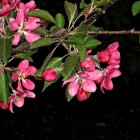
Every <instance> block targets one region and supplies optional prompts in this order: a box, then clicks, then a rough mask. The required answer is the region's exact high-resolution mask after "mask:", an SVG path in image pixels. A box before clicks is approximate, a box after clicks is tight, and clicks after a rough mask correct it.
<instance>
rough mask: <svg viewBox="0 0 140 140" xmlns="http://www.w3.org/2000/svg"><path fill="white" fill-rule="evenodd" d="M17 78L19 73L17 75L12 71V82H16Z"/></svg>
mask: <svg viewBox="0 0 140 140" xmlns="http://www.w3.org/2000/svg"><path fill="white" fill-rule="evenodd" d="M18 78H19V75H18V74H17V73H16V72H13V73H12V80H13V81H14V82H16V81H17V80H18Z"/></svg>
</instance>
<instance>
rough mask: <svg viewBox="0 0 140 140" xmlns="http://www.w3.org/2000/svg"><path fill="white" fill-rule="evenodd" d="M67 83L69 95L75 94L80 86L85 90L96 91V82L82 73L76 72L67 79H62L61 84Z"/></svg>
mask: <svg viewBox="0 0 140 140" xmlns="http://www.w3.org/2000/svg"><path fill="white" fill-rule="evenodd" d="M67 83H69V86H68V93H69V94H70V96H75V95H76V94H77V93H78V90H79V88H82V89H83V90H84V91H85V92H95V91H96V84H95V83H94V81H93V80H91V79H90V78H88V77H87V75H86V74H84V73H78V74H76V75H74V76H72V77H71V78H69V79H68V80H66V81H64V82H63V85H65V84H67Z"/></svg>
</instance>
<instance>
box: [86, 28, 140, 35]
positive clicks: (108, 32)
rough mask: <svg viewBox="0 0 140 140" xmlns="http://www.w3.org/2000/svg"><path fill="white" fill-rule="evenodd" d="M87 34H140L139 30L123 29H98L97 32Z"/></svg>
mask: <svg viewBox="0 0 140 140" xmlns="http://www.w3.org/2000/svg"><path fill="white" fill-rule="evenodd" d="M87 35H140V31H135V30H134V29H132V30H127V31H126V30H124V31H98V32H93V31H92V32H88V33H87Z"/></svg>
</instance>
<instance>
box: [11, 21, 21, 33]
mask: <svg viewBox="0 0 140 140" xmlns="http://www.w3.org/2000/svg"><path fill="white" fill-rule="evenodd" d="M10 28H11V29H12V30H13V31H16V30H18V28H19V26H18V24H17V22H16V21H15V19H14V18H10Z"/></svg>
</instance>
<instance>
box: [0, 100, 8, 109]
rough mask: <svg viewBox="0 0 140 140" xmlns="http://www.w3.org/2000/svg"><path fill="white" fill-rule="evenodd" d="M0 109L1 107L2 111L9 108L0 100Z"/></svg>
mask: <svg viewBox="0 0 140 140" xmlns="http://www.w3.org/2000/svg"><path fill="white" fill-rule="evenodd" d="M0 107H1V108H2V109H7V108H9V105H8V104H5V103H3V102H2V101H1V100H0Z"/></svg>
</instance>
